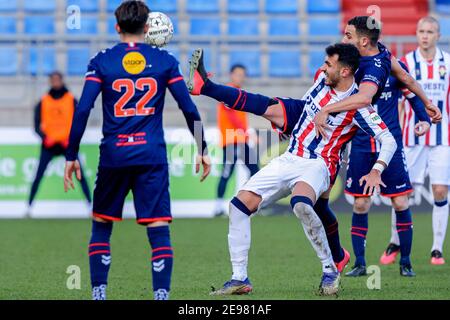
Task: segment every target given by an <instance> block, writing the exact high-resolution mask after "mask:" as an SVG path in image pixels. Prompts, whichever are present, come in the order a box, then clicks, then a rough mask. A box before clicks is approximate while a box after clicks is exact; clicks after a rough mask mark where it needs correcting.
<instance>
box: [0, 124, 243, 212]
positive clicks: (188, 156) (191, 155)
mask: <svg viewBox="0 0 450 320" xmlns="http://www.w3.org/2000/svg"><path fill="white" fill-rule="evenodd" d="M1 131H2V130H0V135H2V137H3V138H2V139H0V217H1V216H2V215H7V216H11V215H13V216H18V215H19V214H22V213H23V212H22V211H24V210H26V202H27V198H28V194H29V190H30V186H31V183H32V181H33V179H34V177H35V174H36V169H37V165H38V162H39V154H40V148H41V147H40V142H39V140H37V138H36V137H35V135H34V134H33V133H32V132H31V131H30V130H29V129H14V130H12V131H11V130H9V132H1ZM208 132H209V137H212V138H213V139H212V141H209V150H210V156H211V161H212V169H211V174H210V176H209V177H208V178H207V179H206V180H205V181H204V182H202V183H200V175H199V174H196V173H195V165H194V159H195V154H196V148H195V147H194V144H193V140H192V141H191V139H189V138H190V133H189V131H188V130H184V129H183V130H182V129H176V130H170V129H169V130H167V132H166V141H167V154H168V159H169V171H170V194H171V200H172V207H173V211H174V215H175V216H176V215H177V214H178V213H179V214H181V215H189V216H191V215H192V216H197V215H200V216H208V215H211V214H212V211H213V204H214V201H215V198H216V190H217V184H218V181H219V177H220V174H221V167H222V149H221V148H220V147H218V146H217V144H215V141H214V140H215V139H214V137H216V136H217V133H216V132H215V130H214V131H208ZM172 133H173V134H172ZM86 136H87V137H86V139H84V140H83V144H82V147H81V149H80V159H81V163H82V165H83V169H84V173H85V176H86V179H87V180H88V182H89V185H90V187H91V190H93V188H94V183H95V176H96V172H97V165H98V157H99V148H98V144H99V141H100V138H101V136H100V134H99V132H97V131H94V132H90V133H89V132H88V133H87V134H86ZM6 137H8V138H7V139H6ZM178 137H182V138H181V139H178ZM64 164H65V159H64V157H62V156H61V157H56V158H55V159H53V161H52V162H51V163H50V164H49V166H48V167H47V170H46V173H45V176H44V179H43V180H42V183H41V185H40V188H39V191H38V194H37V197H36V201H35V202H36V210H37V211H38V212H39V211H45V210H47V211H53V210H58V211H61V210H62V209H61V208H62V207H64V206H66V205H67V204H68V203H70V206H75V207H77V206H78V207H79V205H80V203H81V204H83V203H84V196H83V194H82V192H81V187H80V185H79V184H77V185H76V190H75V191H70V192H68V193H65V192H64V190H63V174H64ZM239 174H240V173H239V172H238V175H233V177H232V178H231V180H230V182H229V187H228V188H227V193H226V197H225V198H231V197H232V196H233V195H234V193H235V192H236V186H237V179H238V177H239ZM237 176H238V177H237ZM129 200H132V198H131V193H130V196H129ZM128 205H129V204H128ZM50 208H54V209H50ZM67 210H68V211H71V210H70V208H67V207H66V208H65V209H64V211H67ZM78 210H79V209H78ZM5 211H6V212H5ZM10 211H17V212H10ZM73 214H74V215H76V213H75V212H74V213H73ZM42 215H45V212H42V214H41V215H40V216H42Z"/></svg>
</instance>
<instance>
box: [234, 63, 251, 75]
mask: <svg viewBox="0 0 450 320" xmlns="http://www.w3.org/2000/svg"><path fill="white" fill-rule="evenodd" d="M236 69H243V70H244V71H247V68H246V67H245V66H244V65H243V64H240V63H236V64H233V65H232V66H231V68H230V73H232V72H233V71H234V70H236Z"/></svg>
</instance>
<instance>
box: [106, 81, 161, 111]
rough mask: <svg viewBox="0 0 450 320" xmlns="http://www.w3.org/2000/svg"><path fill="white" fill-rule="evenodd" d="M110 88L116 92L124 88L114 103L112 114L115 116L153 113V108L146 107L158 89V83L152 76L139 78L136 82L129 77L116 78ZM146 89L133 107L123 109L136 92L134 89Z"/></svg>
mask: <svg viewBox="0 0 450 320" xmlns="http://www.w3.org/2000/svg"><path fill="white" fill-rule="evenodd" d="M112 88H113V90H114V91H117V92H122V90H123V89H125V92H124V93H123V94H122V96H121V97H120V98H119V100H117V102H116V103H115V104H114V115H115V116H116V117H133V116H149V115H152V114H154V113H155V108H153V107H146V105H147V104H148V103H149V102H150V100H152V99H153V97H154V96H155V95H156V92H157V91H158V83H157V82H156V80H155V79H154V78H140V79H138V80H136V83H135V82H133V80H131V79H117V80H116V81H114V82H113V84H112ZM146 89H147V92H146V93H145V94H144V96H142V98H141V99H139V101H138V102H136V107H135V108H127V109H124V107H125V106H126V105H127V104H128V103H129V102H130V100H131V99H132V98H133V97H134V95H135V94H136V90H139V91H144V90H146Z"/></svg>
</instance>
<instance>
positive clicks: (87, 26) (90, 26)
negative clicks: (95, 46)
mask: <svg viewBox="0 0 450 320" xmlns="http://www.w3.org/2000/svg"><path fill="white" fill-rule="evenodd" d="M97 22H98V18H97V17H86V16H85V15H81V25H80V29H68V28H66V32H67V33H68V34H79V35H83V34H84V35H86V34H97V33H98V29H97Z"/></svg>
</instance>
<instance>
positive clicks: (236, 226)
mask: <svg viewBox="0 0 450 320" xmlns="http://www.w3.org/2000/svg"><path fill="white" fill-rule="evenodd" d="M250 242H251V229H250V216H248V215H246V214H245V213H244V212H242V211H241V210H239V209H238V208H236V207H235V206H234V205H233V204H232V203H230V222H229V230H228V249H229V251H230V260H231V265H232V267H233V276H232V279H234V280H241V281H243V280H245V279H246V278H247V265H248V251H249V250H250Z"/></svg>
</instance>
